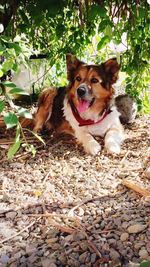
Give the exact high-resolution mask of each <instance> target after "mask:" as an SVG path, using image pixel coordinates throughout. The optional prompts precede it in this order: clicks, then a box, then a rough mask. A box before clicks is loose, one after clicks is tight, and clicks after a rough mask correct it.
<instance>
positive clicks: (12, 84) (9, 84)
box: [3, 81, 16, 88]
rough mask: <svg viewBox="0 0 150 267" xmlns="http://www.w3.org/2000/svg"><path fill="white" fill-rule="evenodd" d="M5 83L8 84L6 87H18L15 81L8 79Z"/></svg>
mask: <svg viewBox="0 0 150 267" xmlns="http://www.w3.org/2000/svg"><path fill="white" fill-rule="evenodd" d="M3 85H4V86H6V87H11V88H14V87H16V85H15V84H14V83H12V82H8V81H6V82H3Z"/></svg>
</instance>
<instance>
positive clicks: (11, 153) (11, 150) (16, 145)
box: [7, 140, 21, 160]
mask: <svg viewBox="0 0 150 267" xmlns="http://www.w3.org/2000/svg"><path fill="white" fill-rule="evenodd" d="M20 145H21V141H20V140H18V141H17V142H15V143H14V144H13V145H12V146H11V147H10V148H9V150H8V153H7V157H8V159H9V160H11V159H12V158H13V156H14V155H15V154H16V152H17V151H18V149H19V148H20Z"/></svg>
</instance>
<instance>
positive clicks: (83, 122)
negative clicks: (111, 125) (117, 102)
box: [69, 100, 111, 127]
mask: <svg viewBox="0 0 150 267" xmlns="http://www.w3.org/2000/svg"><path fill="white" fill-rule="evenodd" d="M69 103H70V106H71V110H72V113H73V115H74V117H75V119H76V120H77V122H78V123H79V127H82V126H87V125H93V124H97V123H100V122H102V121H103V120H104V118H105V117H106V116H107V115H108V114H109V113H110V112H111V110H110V109H105V111H104V112H103V115H102V116H101V118H100V119H99V120H98V121H96V122H95V121H93V120H90V119H89V120H84V119H82V118H81V117H80V115H79V113H78V111H77V109H76V107H75V106H74V104H73V102H72V100H69Z"/></svg>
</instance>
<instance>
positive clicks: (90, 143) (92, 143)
mask: <svg viewBox="0 0 150 267" xmlns="http://www.w3.org/2000/svg"><path fill="white" fill-rule="evenodd" d="M75 137H76V138H77V139H78V141H79V142H80V143H81V144H82V146H83V147H84V150H85V152H87V153H89V154H91V155H96V154H97V153H98V152H99V151H100V150H101V146H100V145H99V143H98V142H97V141H96V140H95V139H94V138H93V136H92V135H91V134H89V133H87V132H86V131H83V130H81V129H79V130H78V131H75Z"/></svg>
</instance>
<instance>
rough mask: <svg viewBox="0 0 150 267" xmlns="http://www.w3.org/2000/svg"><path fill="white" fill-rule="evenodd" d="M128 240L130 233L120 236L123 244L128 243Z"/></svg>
mask: <svg viewBox="0 0 150 267" xmlns="http://www.w3.org/2000/svg"><path fill="white" fill-rule="evenodd" d="M128 238H129V234H128V233H122V234H121V236H120V240H121V241H122V242H123V241H126V240H127V239H128Z"/></svg>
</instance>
